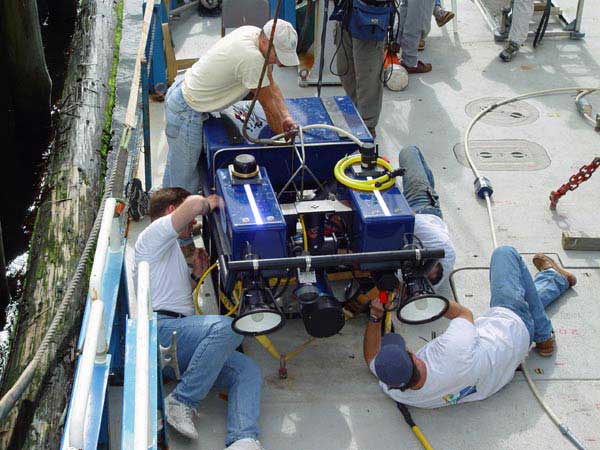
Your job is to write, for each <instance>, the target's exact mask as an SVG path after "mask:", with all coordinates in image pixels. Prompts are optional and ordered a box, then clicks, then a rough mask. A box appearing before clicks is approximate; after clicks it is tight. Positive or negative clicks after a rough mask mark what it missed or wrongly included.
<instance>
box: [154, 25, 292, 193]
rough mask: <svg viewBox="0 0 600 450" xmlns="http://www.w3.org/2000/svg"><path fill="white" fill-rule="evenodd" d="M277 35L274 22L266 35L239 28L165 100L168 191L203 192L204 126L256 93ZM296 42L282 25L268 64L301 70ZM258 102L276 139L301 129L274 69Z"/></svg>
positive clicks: (165, 184)
mask: <svg viewBox="0 0 600 450" xmlns="http://www.w3.org/2000/svg"><path fill="white" fill-rule="evenodd" d="M272 30H273V20H270V21H268V22H267V23H266V24H265V26H264V27H263V28H262V30H261V29H260V28H258V27H254V26H243V27H240V28H237V29H236V30H234V31H232V32H231V33H230V34H228V35H227V36H225V37H223V38H221V39H220V40H219V41H218V42H217V43H216V44H215V45H213V46H212V47H211V48H210V49H209V50H208V51H207V52H206V53H205V54H204V55H203V56H202V57H201V58H200V59H199V60H198V61H197V62H196V63H195V64H194V65H193V66H192V67H191V68H190V69H189V70H188V71H187V72H186V73H185V76H184V77H183V78H181V79H179V80H177V81H176V82H175V83H173V85H172V86H171V88H170V89H169V91H168V92H167V96H166V108H165V115H166V129H165V133H166V135H167V142H168V144H169V153H168V155H167V164H166V167H165V172H164V176H163V187H182V188H184V189H186V190H188V191H189V192H192V193H194V192H198V189H199V187H200V177H199V174H198V171H197V170H196V164H197V163H198V160H199V159H200V153H201V151H202V142H203V136H202V134H203V132H202V123H203V122H204V121H205V120H206V119H207V118H208V117H209V116H208V113H210V112H216V111H222V110H224V109H225V108H227V107H229V106H231V105H233V104H234V103H236V102H238V101H240V100H242V99H244V98H246V97H247V96H248V94H256V92H257V88H258V87H259V86H258V82H259V79H260V74H261V71H262V68H263V64H264V63H265V57H266V54H267V49H268V47H269V38H270V36H271V32H272ZM297 42H298V35H297V33H296V30H294V27H292V25H291V24H290V23H289V22H286V21H285V20H281V19H279V20H277V24H276V26H275V33H274V37H273V49H272V50H271V54H270V57H269V64H277V65H279V66H296V65H298V56H297V55H296V44H297ZM258 101H259V102H260V104H261V106H262V107H263V110H264V111H265V115H266V118H267V121H268V122H269V125H270V127H271V129H272V130H273V132H274V133H275V134H279V133H282V132H287V131H291V130H292V129H294V128H296V127H297V125H296V123H295V122H294V119H292V116H291V115H290V113H289V111H288V109H287V107H286V105H285V102H284V98H283V94H282V93H281V90H280V89H279V86H277V84H276V83H275V81H274V80H273V76H272V74H271V70H270V69H269V70H268V72H267V76H266V77H264V79H263V81H262V87H261V89H260V93H259V96H258Z"/></svg>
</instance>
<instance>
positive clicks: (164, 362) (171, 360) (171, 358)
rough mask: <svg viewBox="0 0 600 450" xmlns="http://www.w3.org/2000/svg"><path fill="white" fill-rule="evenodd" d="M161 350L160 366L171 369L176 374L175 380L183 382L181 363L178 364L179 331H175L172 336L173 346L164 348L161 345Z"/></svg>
mask: <svg viewBox="0 0 600 450" xmlns="http://www.w3.org/2000/svg"><path fill="white" fill-rule="evenodd" d="M159 349H160V364H161V366H162V368H163V369H164V368H166V367H171V368H172V369H173V372H174V373H175V379H176V380H177V381H179V380H181V372H180V371H179V363H178V362H177V331H173V334H172V335H171V345H169V346H168V347H163V346H162V345H159Z"/></svg>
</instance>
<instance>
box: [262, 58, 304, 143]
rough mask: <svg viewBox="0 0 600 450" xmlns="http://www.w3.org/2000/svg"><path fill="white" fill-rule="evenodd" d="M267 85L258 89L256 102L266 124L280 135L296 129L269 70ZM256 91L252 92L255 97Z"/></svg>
mask: <svg viewBox="0 0 600 450" xmlns="http://www.w3.org/2000/svg"><path fill="white" fill-rule="evenodd" d="M268 77H269V85H268V86H264V87H262V88H261V89H260V92H259V95H258V101H259V102H260V104H261V106H262V107H263V110H264V111H265V115H266V116H267V117H266V119H267V122H269V126H270V127H271V129H272V130H273V132H274V133H275V134H280V133H283V132H285V131H289V129H290V128H294V127H296V123H295V122H294V120H293V119H292V116H291V114H290V112H289V110H288V108H287V106H286V104H285V101H284V98H283V93H282V92H281V89H279V86H278V85H277V83H275V80H274V79H273V75H272V73H271V70H270V69H269V71H268ZM256 91H257V90H256V89H255V90H254V91H253V92H254V94H255V95H256Z"/></svg>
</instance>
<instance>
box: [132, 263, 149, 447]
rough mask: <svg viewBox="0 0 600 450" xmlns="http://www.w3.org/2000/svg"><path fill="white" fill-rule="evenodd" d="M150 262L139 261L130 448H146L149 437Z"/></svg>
mask: <svg viewBox="0 0 600 450" xmlns="http://www.w3.org/2000/svg"><path fill="white" fill-rule="evenodd" d="M149 306H150V265H149V264H148V262H147V261H141V262H140V263H139V264H138V285H137V330H136V343H135V409H136V413H135V419H134V424H133V448H134V449H135V450H147V449H148V442H149V441H148V438H149V432H150V427H149V408H150V394H149V386H148V383H149V373H148V372H149V367H150V361H149V358H150V356H149V345H150V326H149V324H150V322H149V311H148V309H149Z"/></svg>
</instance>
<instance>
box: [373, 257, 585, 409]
mask: <svg viewBox="0 0 600 450" xmlns="http://www.w3.org/2000/svg"><path fill="white" fill-rule="evenodd" d="M533 264H534V265H535V266H536V268H537V269H538V270H539V271H540V272H539V273H538V274H537V275H536V277H535V280H534V279H533V278H532V277H531V275H530V273H529V270H528V269H527V267H526V265H525V262H524V261H523V258H522V257H521V255H519V253H518V252H517V251H516V250H515V249H514V248H512V247H499V248H497V249H496V250H494V253H493V254H492V261H491V264H490V287H491V292H492V298H491V301H490V306H491V309H490V310H489V311H488V312H486V313H485V314H483V316H481V317H479V318H478V319H477V320H473V313H472V312H471V311H470V310H469V309H468V308H466V307H465V306H462V305H459V304H458V303H456V302H455V301H451V302H450V307H449V308H448V311H447V312H446V314H445V317H446V318H447V319H450V320H451V322H450V325H449V326H448V329H447V330H446V332H445V333H444V334H442V335H441V336H439V337H437V338H436V339H433V340H432V341H430V342H428V343H427V344H426V345H424V346H423V347H422V348H421V349H419V350H418V351H417V352H416V353H412V352H411V351H409V350H408V349H407V348H406V343H405V342H404V339H403V338H402V336H400V335H399V334H395V333H390V334H386V335H385V336H383V338H382V337H381V320H382V318H383V313H384V310H383V306H382V305H381V303H380V302H379V300H374V301H372V303H371V312H370V317H369V323H368V325H367V330H366V332H365V338H364V348H363V351H364V357H365V362H366V363H367V365H368V366H369V368H370V369H371V371H372V372H373V374H374V375H375V376H376V377H377V378H378V379H379V384H380V385H381V388H382V389H383V390H384V392H385V393H386V394H388V395H389V396H390V397H392V398H393V399H394V400H396V401H397V402H400V403H404V404H406V405H410V406H417V407H420V408H438V407H441V406H447V405H454V404H457V403H462V402H471V401H476V400H483V399H484V398H487V397H489V396H490V395H493V394H495V393H496V392H498V391H499V390H500V389H501V388H502V387H503V386H504V385H506V384H507V383H508V382H509V381H510V380H511V379H512V377H513V374H514V372H515V369H516V368H517V367H518V366H519V364H520V363H521V361H523V359H524V358H525V357H526V356H527V353H528V352H529V348H530V346H531V344H532V343H533V342H535V344H536V350H537V352H538V353H539V354H540V355H541V356H550V355H552V354H553V352H554V345H555V342H554V332H553V331H552V323H551V322H550V319H549V318H548V316H547V315H546V313H545V311H544V310H545V308H546V307H548V305H550V304H551V303H552V302H553V301H555V300H556V299H558V298H559V297H560V296H561V295H562V294H563V293H564V292H565V291H566V290H567V289H569V288H570V287H572V286H574V285H575V283H576V282H577V279H576V278H575V276H573V274H571V273H569V272H567V271H566V270H565V269H564V268H562V267H561V266H559V265H558V264H557V263H556V262H555V261H553V260H552V259H551V258H549V257H548V256H546V255H543V254H541V253H538V254H537V255H535V256H534V257H533Z"/></svg>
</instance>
